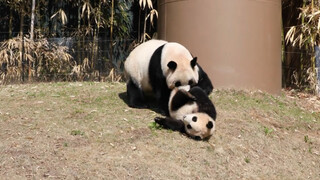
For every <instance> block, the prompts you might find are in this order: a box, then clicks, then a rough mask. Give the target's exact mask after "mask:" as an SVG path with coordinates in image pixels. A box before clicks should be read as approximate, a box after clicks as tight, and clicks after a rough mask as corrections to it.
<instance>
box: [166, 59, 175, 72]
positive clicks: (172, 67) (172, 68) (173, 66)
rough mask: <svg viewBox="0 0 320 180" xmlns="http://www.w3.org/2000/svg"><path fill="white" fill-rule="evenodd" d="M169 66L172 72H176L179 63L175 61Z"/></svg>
mask: <svg viewBox="0 0 320 180" xmlns="http://www.w3.org/2000/svg"><path fill="white" fill-rule="evenodd" d="M167 66H168V68H169V69H171V70H172V71H174V70H176V68H177V63H176V62H174V61H170V62H169V63H168V65H167Z"/></svg>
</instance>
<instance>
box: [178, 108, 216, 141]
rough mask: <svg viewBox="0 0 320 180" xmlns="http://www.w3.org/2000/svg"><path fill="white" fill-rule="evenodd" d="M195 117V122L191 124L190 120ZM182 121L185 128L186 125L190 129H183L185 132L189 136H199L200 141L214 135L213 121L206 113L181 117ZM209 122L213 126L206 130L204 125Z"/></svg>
mask: <svg viewBox="0 0 320 180" xmlns="http://www.w3.org/2000/svg"><path fill="white" fill-rule="evenodd" d="M194 116H196V117H197V118H198V119H197V122H193V121H192V118H193V117H194ZM182 121H183V122H184V124H185V126H187V125H188V124H190V125H191V127H192V129H188V128H187V127H185V129H186V132H187V133H188V134H189V135H191V136H200V137H201V139H203V138H206V137H208V136H211V135H212V134H213V133H214V130H215V127H216V124H215V121H214V120H213V119H212V118H211V117H210V116H209V115H208V114H206V113H200V112H198V113H193V114H187V115H185V116H184V117H183V119H182ZM209 121H211V122H212V124H213V127H212V128H211V129H208V128H207V127H206V125H207V124H208V122H209Z"/></svg>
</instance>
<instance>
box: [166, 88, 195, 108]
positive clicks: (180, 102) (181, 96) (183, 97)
mask: <svg viewBox="0 0 320 180" xmlns="http://www.w3.org/2000/svg"><path fill="white" fill-rule="evenodd" d="M195 100H196V98H195V97H194V96H192V95H191V94H190V93H188V92H187V91H185V90H179V91H178V92H177V93H176V94H175V95H174V97H173V98H172V100H171V111H176V110H178V109H179V108H181V107H182V106H184V105H186V104H188V103H192V102H193V101H195Z"/></svg>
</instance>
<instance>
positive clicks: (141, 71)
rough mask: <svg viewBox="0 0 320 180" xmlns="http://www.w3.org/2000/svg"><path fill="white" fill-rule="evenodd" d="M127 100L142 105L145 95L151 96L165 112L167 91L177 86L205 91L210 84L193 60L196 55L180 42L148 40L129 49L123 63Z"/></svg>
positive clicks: (167, 97) (208, 91) (210, 86)
mask: <svg viewBox="0 0 320 180" xmlns="http://www.w3.org/2000/svg"><path fill="white" fill-rule="evenodd" d="M124 68H125V72H126V74H127V75H128V77H129V80H128V82H127V96H128V100H129V101H128V104H129V106H131V107H143V106H145V103H144V100H145V96H150V95H151V96H153V97H155V99H156V102H157V103H159V104H160V108H162V110H164V112H166V113H168V101H169V96H170V92H171V90H172V89H173V88H175V87H179V86H195V85H197V86H200V87H201V88H202V89H204V90H205V92H206V94H210V93H211V92H212V89H213V86H212V84H211V81H210V79H209V77H208V76H207V74H206V73H205V72H204V71H203V70H202V68H201V67H200V66H199V64H198V63H197V57H192V55H191V53H190V52H189V51H188V50H187V49H186V48H185V47H184V46H182V45H181V44H179V43H175V42H167V41H163V40H149V41H147V42H144V43H142V44H140V45H139V46H137V47H136V48H135V49H134V50H132V51H131V53H130V54H129V56H128V57H127V59H126V61H125V63H124Z"/></svg>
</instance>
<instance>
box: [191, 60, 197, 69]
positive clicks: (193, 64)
mask: <svg viewBox="0 0 320 180" xmlns="http://www.w3.org/2000/svg"><path fill="white" fill-rule="evenodd" d="M190 64H191V67H192V68H194V67H195V66H196V64H197V57H194V58H193V59H192V60H191V62H190Z"/></svg>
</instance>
